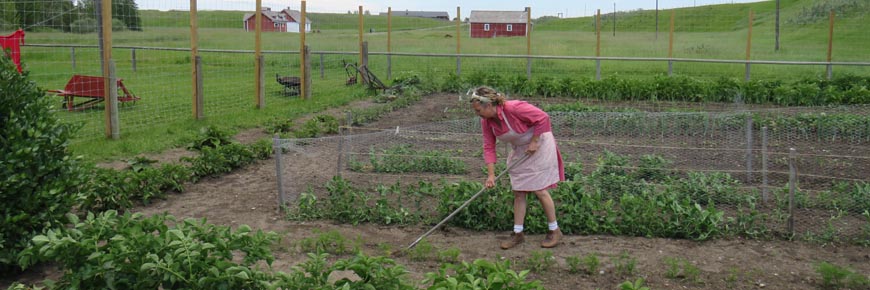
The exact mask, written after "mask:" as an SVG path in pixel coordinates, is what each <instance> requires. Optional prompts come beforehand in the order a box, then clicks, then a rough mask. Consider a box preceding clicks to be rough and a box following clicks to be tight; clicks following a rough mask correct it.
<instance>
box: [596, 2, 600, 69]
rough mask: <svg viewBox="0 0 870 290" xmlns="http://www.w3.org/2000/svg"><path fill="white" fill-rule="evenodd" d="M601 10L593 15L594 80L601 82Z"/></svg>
mask: <svg viewBox="0 0 870 290" xmlns="http://www.w3.org/2000/svg"><path fill="white" fill-rule="evenodd" d="M599 57H601V9H598V13H597V14H596V15H595V58H596V59H595V80H601V59H600V58H599Z"/></svg>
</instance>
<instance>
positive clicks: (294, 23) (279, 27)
mask: <svg viewBox="0 0 870 290" xmlns="http://www.w3.org/2000/svg"><path fill="white" fill-rule="evenodd" d="M261 12H262V13H263V24H262V26H261V27H262V29H263V32H270V31H271V32H293V33H296V32H299V20H301V19H302V13H301V12H299V11H296V10H290V9H289V8H288V9H284V10H281V11H272V9H271V8H269V7H263V10H262V11H261ZM256 16H257V14H254V13H247V14H245V17H244V19H243V20H244V25H245V31H254V30H256V26H255V25H256V24H257V18H256ZM305 31H306V32H308V31H311V21H310V20H308V18H307V17H306V18H305Z"/></svg>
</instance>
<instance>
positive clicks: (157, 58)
mask: <svg viewBox="0 0 870 290" xmlns="http://www.w3.org/2000/svg"><path fill="white" fill-rule="evenodd" d="M856 1H857V2H856ZM861 1H862V0H837V1H832V3H834V5H840V6H836V7H835V8H838V7H839V8H838V9H840V8H842V7H846V8H849V7H852V6H848V5H852V4H854V5H864V6H861V7H870V4H864V2H861ZM865 2H866V1H865ZM850 3H851V4H850ZM855 3H858V4H855ZM816 5H817V4H816V3H815V1H811V0H783V1H782V7H783V8H782V22H783V26H782V37H781V44H782V49H781V50H779V51H774V49H773V47H774V29H773V27H774V25H773V20H772V19H773V17H774V2H772V1H767V2H761V3H752V4H734V5H714V6H702V7H695V8H684V9H677V10H676V11H675V15H676V20H675V27H676V31H675V41H674V49H673V56H674V57H676V58H692V59H696V58H697V59H729V60H743V59H745V57H746V55H745V50H746V41H747V34H748V19H749V10H750V9H751V10H752V11H754V13H755V16H754V20H755V22H754V26H753V38H752V56H751V59H753V60H792V61H825V59H826V55H827V48H828V46H827V39H828V32H827V31H828V26H827V17H826V16H825V15H823V14H824V13H822V14H820V13H818V12H813V11H815V10H813V9H811V8H813V7H816ZM844 5H845V6H844ZM842 9H845V8H842ZM816 10H818V9H816ZM853 10H855V9H852V10H848V9H846V10H844V11H845V12H843V13H842V15H840V14H838V15H839V16H838V18H837V22H836V23H837V25H836V28H835V36H834V53H833V60H834V61H857V62H868V59H867V53H866V51H867V50H866V47H867V45H868V44H870V34H868V33H866V31H868V29H870V21H867V16H868V12H866V11H867V10H868V9H864V10H860V9H859V10H857V11H853ZM244 13H245V12H244V11H200V12H199V13H198V19H199V23H200V29H199V48H200V49H201V50H203V51H201V53H200V56H201V57H202V60H203V71H204V74H203V76H204V94H205V106H206V110H205V115H206V118H205V120H201V121H194V120H191V116H192V113H191V110H192V109H191V105H190V104H191V102H192V101H191V96H190V95H191V91H192V85H191V83H192V82H191V79H192V78H191V67H192V64H191V56H190V52H187V51H167V50H146V49H137V50H136V51H135V54H136V70H135V71H134V70H133V64H132V58H133V51H132V50H131V49H128V48H119V47H121V46H125V47H126V46H133V47H149V48H155V47H168V48H179V49H187V48H189V47H190V45H191V43H190V28H189V20H188V14H189V13H188V12H186V11H168V12H161V11H149V10H145V11H141V17H142V24H143V28H144V29H143V30H144V31H142V32H134V31H122V32H116V33H114V34H113V35H112V40H113V45H114V46H115V49H113V59H114V61H115V62H116V66H117V75H118V76H119V77H120V78H123V79H124V83H125V84H126V85H127V87H128V88H130V89H131V90H133V92H134V93H135V94H137V95H138V96H140V97H141V98H142V100H141V101H140V102H138V103H137V104H135V105H124V106H122V108H121V113H120V116H121V132H122V140H120V141H105V140H103V138H102V136H104V130H105V129H104V125H103V119H104V113H103V111H102V110H94V111H85V112H74V113H71V112H66V111H59V112H58V116H60V117H61V118H63V119H64V120H67V121H69V122H73V123H77V124H81V125H82V129H81V131H80V133H79V135H80V136H82V137H81V138H80V139H77V140H75V141H74V145H73V150H74V151H75V152H76V153H77V154H81V155H85V156H86V158H88V159H94V160H104V159H115V158H120V157H123V156H130V155H133V154H137V153H141V152H155V151H161V150H164V149H166V148H170V147H173V146H179V145H181V144H182V143H184V142H185V140H187V139H189V138H190V137H191V136H192V135H194V134H195V133H196V132H197V131H198V128H200V127H203V126H206V125H220V126H224V127H229V128H251V127H255V126H259V125H262V124H264V123H265V122H267V121H269V120H271V119H274V118H296V117H299V116H301V115H302V114H305V113H310V112H316V111H320V110H323V109H326V108H329V107H334V106H338V105H342V104H346V103H348V102H350V101H352V100H354V99H358V98H360V97H361V96H363V95H364V93H363V89H361V88H360V87H358V86H356V87H345V86H344V85H343V84H344V80H345V77H346V76H345V70H344V67H343V66H342V61H350V62H357V61H358V57H357V56H356V52H357V43H358V41H359V39H358V27H357V23H358V16H357V15H350V14H324V13H311V14H309V19H311V21H312V22H313V28H314V29H320V30H321V33H309V34H307V44H308V45H309V46H310V48H311V50H312V51H314V52H320V51H331V52H334V51H342V52H348V54H347V55H324V56H323V66H324V69H325V76H324V78H323V79H321V77H320V57H321V56H320V55H318V54H314V55H313V57H312V64H313V65H314V68H313V69H312V77H313V78H314V83H313V84H312V85H313V95H314V96H313V98H312V100H310V101H301V100H299V99H298V98H295V97H286V96H282V95H281V93H280V91H281V89H282V87H281V86H280V85H279V84H278V83H276V82H275V81H274V80H273V79H272V76H274V75H275V74H281V75H298V74H299V57H298V55H297V54H296V53H297V52H298V51H299V47H300V38H299V35H298V34H295V33H264V34H263V37H262V40H263V50H265V51H269V52H270V53H266V54H265V59H266V67H265V76H266V80H265V81H266V108H265V109H263V110H258V109H256V108H254V105H255V100H254V88H255V84H254V56H253V53H250V52H239V53H236V52H208V51H207V50H233V51H252V50H253V49H254V33H249V32H244V30H243V28H242V24H241V23H242V21H241V20H242V18H243V15H244ZM670 14H671V11H661V12H660V19H659V24H660V25H659V29H660V32H659V34H658V37H656V33H655V25H654V24H655V18H654V12H653V11H632V12H625V13H618V14H617V25H616V28H617V31H616V36H613V31H612V30H613V26H612V22H611V21H612V20H611V19H612V18H608V17H610V16H609V15H608V16H607V17H605V18H606V19H605V21H603V22H602V31H603V32H602V35H601V55H602V56H610V57H657V58H664V57H667V55H668V33H667V29H668V24H669V17H670ZM364 18H365V19H364V21H365V24H364V28H365V31H366V32H365V34H364V40H365V41H368V42H369V50H370V51H371V52H385V51H386V50H387V33H385V32H386V31H387V18H386V17H385V16H369V15H367V16H365V17H364ZM592 23H593V18H591V17H584V18H568V19H552V18H548V19H541V20H539V21H536V24H535V28H534V31H533V33H532V53H533V54H534V55H544V56H584V57H589V56H594V55H595V47H596V35H595V33H594V27H593V25H592ZM392 24H393V29H394V32H393V33H392V44H391V49H392V51H393V52H400V53H455V52H456V37H461V39H460V40H461V45H462V48H461V50H462V53H463V54H509V55H524V54H525V53H526V38H517V37H514V38H496V39H471V38H469V36H468V26H466V25H463V26H462V27H461V29H460V31H461V33H460V34H459V35H456V26H455V25H456V23H455V22H446V21H437V20H428V19H419V18H407V17H394V19H393V21H392ZM369 28H371V29H373V30H374V31H375V33H369V32H368V31H369V30H368V29H369ZM27 44H77V45H92V46H96V45H97V44H98V38H97V36H96V35H95V34H86V35H81V34H70V33H60V32H28V34H27ZM72 54H73V51H72V50H71V48H68V47H24V49H23V57H22V59H23V61H24V62H25V64H26V66H27V68H28V69H29V70H30V71H31V77H32V79H33V80H35V81H36V82H37V83H38V84H39V85H40V86H42V87H43V88H45V89H58V88H62V87H63V85H64V84H65V83H66V81H67V80H68V79H69V77H70V75H72V74H99V66H100V61H99V54H98V50H97V49H96V48H76V49H75V68H73V58H72ZM386 63H387V62H386V57H385V56H380V55H373V56H372V57H371V59H370V67H371V69H372V70H373V71H374V72H375V73H376V74H377V75H378V76H379V77H380V78H382V79H386V70H387V66H386ZM532 66H533V69H532V72H533V75H534V77H545V76H551V77H557V78H563V77H573V78H593V77H594V75H595V62H594V61H591V60H543V59H536V60H533V62H532ZM455 71H456V59H455V58H453V57H409V56H394V57H393V58H392V72H393V76H397V75H405V74H417V75H420V76H421V77H423V78H424V79H439V78H443V77H445V76H446V75H447V74H448V73H450V72H455ZM674 71H675V73H678V74H682V75H689V76H693V77H701V78H718V77H723V76H725V77H734V78H741V79H742V77H743V73H744V66H743V64H702V63H687V62H682V63H677V64H675V66H674ZM474 72H497V73H502V74H505V75H524V74H525V72H526V60H525V59H495V58H473V57H465V58H463V59H462V73H463V74H466V73H474ZM666 72H667V64H666V63H665V62H629V61H603V63H602V74H603V75H602V76H603V77H608V76H610V77H612V76H618V77H629V78H650V77H653V76H656V75H662V74H665V73H666ZM824 73H825V68H824V67H823V66H773V65H755V66H753V69H752V77H753V78H756V79H793V78H803V77H821V76H823V75H824ZM835 73H836V74H843V73H852V74H860V75H868V74H870V68H868V67H843V66H837V67H835ZM57 99H58V106H60V104H61V102H60V98H57Z"/></svg>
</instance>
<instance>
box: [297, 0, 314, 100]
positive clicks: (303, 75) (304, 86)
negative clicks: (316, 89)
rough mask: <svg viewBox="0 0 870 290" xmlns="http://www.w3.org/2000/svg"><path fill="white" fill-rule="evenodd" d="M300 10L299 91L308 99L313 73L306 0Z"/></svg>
mask: <svg viewBox="0 0 870 290" xmlns="http://www.w3.org/2000/svg"><path fill="white" fill-rule="evenodd" d="M300 10H301V11H300V14H302V16H300V18H302V19H299V38H300V41H299V42H300V44H301V45H300V46H299V64H300V65H299V67H300V69H301V71H300V72H299V76H300V78H299V80H300V82H299V92H300V93H301V95H302V96H301V97H302V99H303V100H307V99H308V97H309V93H310V92H311V90H310V89H309V86H311V84H310V83H309V82H310V81H311V79H310V77H309V76H310V75H311V71H310V70H309V68H308V67H307V66H308V65H309V64H310V62H309V60H308V57H309V55H308V54H307V53H306V52H307V51H306V48H307V45H306V43H305V25H306V24H305V17H306V16H305V14H306V13H305V0H302V8H301V9H300Z"/></svg>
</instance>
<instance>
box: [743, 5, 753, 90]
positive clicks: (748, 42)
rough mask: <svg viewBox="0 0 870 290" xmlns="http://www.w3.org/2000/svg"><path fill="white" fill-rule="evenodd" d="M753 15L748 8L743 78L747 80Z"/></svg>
mask: <svg viewBox="0 0 870 290" xmlns="http://www.w3.org/2000/svg"><path fill="white" fill-rule="evenodd" d="M754 16H755V13H753V11H752V10H751V9H750V10H749V31H748V33H747V34H746V75H745V76H744V80H746V81H747V82H748V81H749V79H750V71H751V66H752V65H751V64H750V63H749V59H750V54H751V52H752V18H753V17H754Z"/></svg>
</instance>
